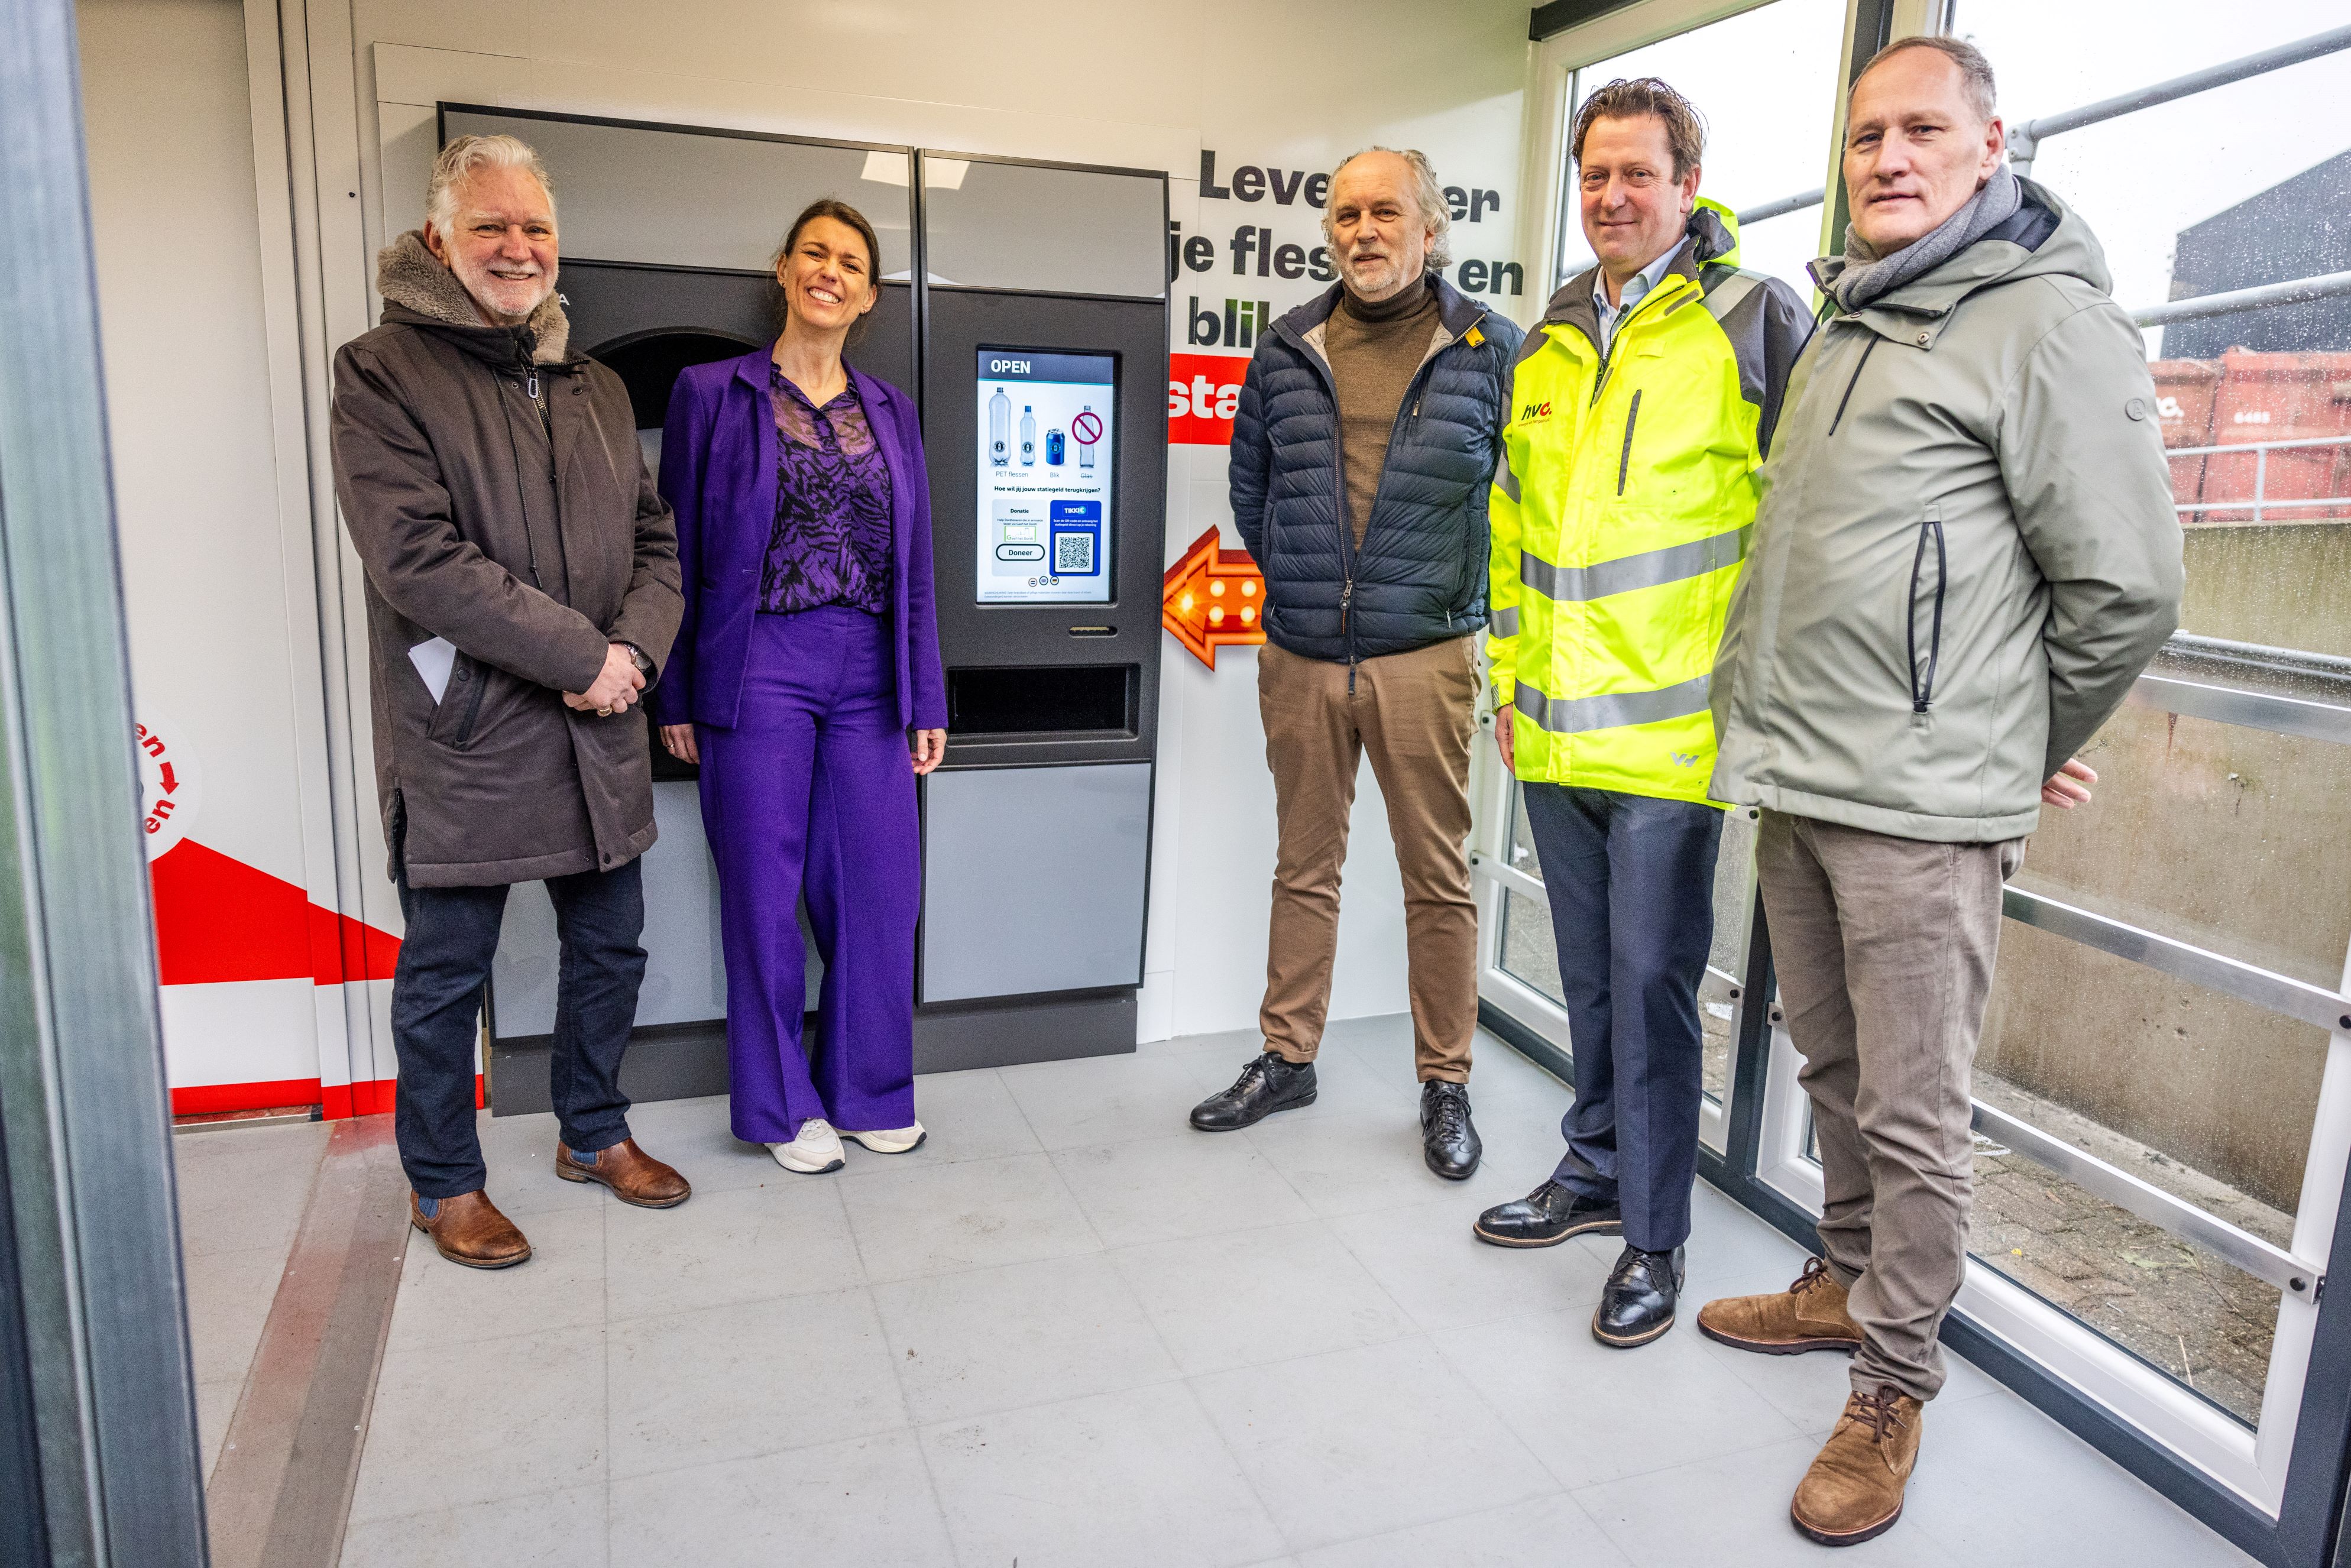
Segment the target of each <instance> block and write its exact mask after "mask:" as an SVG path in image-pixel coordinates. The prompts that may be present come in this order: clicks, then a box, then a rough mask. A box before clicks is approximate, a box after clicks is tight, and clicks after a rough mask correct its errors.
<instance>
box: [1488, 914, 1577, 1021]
mask: <svg viewBox="0 0 2351 1568" xmlns="http://www.w3.org/2000/svg"><path fill="white" fill-rule="evenodd" d="M1498 963H1499V967H1500V968H1501V970H1502V972H1503V973H1504V974H1506V975H1508V976H1510V977H1511V978H1512V979H1514V980H1520V981H1522V982H1524V983H1525V984H1527V985H1530V986H1532V987H1533V988H1535V989H1536V990H1538V991H1541V993H1542V994H1543V995H1544V996H1547V997H1549V998H1551V999H1552V1001H1555V1002H1557V1003H1558V1004H1559V1005H1560V1006H1562V1007H1565V1006H1566V1005H1567V993H1566V992H1565V990H1563V989H1562V988H1561V986H1560V983H1559V948H1558V947H1557V946H1555V945H1554V944H1553V942H1552V930H1551V907H1550V906H1549V905H1548V904H1544V903H1543V901H1542V900H1541V899H1540V898H1529V897H1528V896H1527V895H1526V894H1522V893H1519V892H1516V891H1514V890H1509V889H1506V890H1504V892H1503V894H1502V942H1501V953H1500V956H1499V960H1498Z"/></svg>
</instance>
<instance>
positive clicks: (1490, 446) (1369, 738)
mask: <svg viewBox="0 0 2351 1568" xmlns="http://www.w3.org/2000/svg"><path fill="white" fill-rule="evenodd" d="M1447 219H1448V214H1447V212H1446V207H1445V197H1444V192H1443V187H1442V186H1441V185H1439V184H1438V183H1437V177H1436V175H1435V173H1434V172H1432V171H1431V170H1430V168H1429V166H1428V160H1427V159H1426V158H1425V157H1423V156H1422V155H1421V154H1420V153H1418V152H1389V151H1387V150H1386V149H1384V148H1374V149H1372V150H1370V151H1368V152H1359V153H1357V154H1355V155H1354V156H1353V157H1352V158H1350V159H1348V160H1347V161H1346V162H1343V163H1341V164H1340V165H1339V168H1338V170H1337V172H1334V173H1333V174H1332V178H1331V193H1330V203H1329V205H1328V206H1327V208H1326V209H1325V211H1324V216H1323V229H1324V232H1325V233H1326V234H1327V235H1329V237H1330V240H1331V253H1332V258H1333V260H1334V261H1335V262H1336V264H1337V266H1338V268H1339V274H1340V281H1339V282H1338V283H1336V284H1334V285H1333V286H1332V288H1331V290H1330V292H1329V293H1327V294H1325V295H1323V296H1322V298H1319V299H1316V300H1315V301H1313V302H1312V303H1311V304H1308V305H1304V306H1301V307H1300V308H1298V309H1296V310H1293V311H1291V312H1290V314H1289V315H1287V316H1285V317H1283V318H1282V319H1280V320H1279V321H1277V322H1275V323H1274V325H1273V329H1271V330H1270V331H1269V332H1267V333H1266V334H1265V336H1264V337H1263V338H1262V339H1261V340H1259V344H1258V349H1257V354H1256V357H1255V358H1253V359H1252V360H1251V361H1249V377H1248V380H1247V381H1246V382H1244V383H1243V384H1242V387H1241V399H1240V408H1239V410H1238V413H1237V415H1236V417H1235V419H1234V422H1233V448H1232V453H1233V455H1232V503H1233V518H1234V521H1235V522H1236V523H1237V524H1238V527H1239V528H1240V535H1241V542H1242V543H1243V544H1245V545H1247V546H1248V547H1249V553H1250V554H1251V555H1253V556H1255V557H1256V558H1257V560H1258V564H1259V567H1261V568H1262V569H1263V570H1264V572H1265V584H1266V609H1265V632H1266V639H1267V645H1266V646H1265V648H1263V649H1262V650H1261V651H1260V653H1259V658H1258V703H1259V709H1260V710H1261V712H1262V713H1263V715H1264V718H1265V750H1266V761H1267V763H1268V764H1269V765H1270V767H1271V768H1272V769H1273V783H1274V800H1275V809H1276V811H1277V814H1278V816H1279V820H1280V852H1279V856H1278V859H1277V862H1276V865H1275V869H1274V880H1273V921H1272V934H1271V940H1270V945H1269V946H1270V951H1269V953H1268V955H1267V959H1266V989H1265V1002H1264V1005H1263V1007H1262V1008H1261V1009H1260V1011H1259V1023H1260V1025H1261V1027H1262V1028H1263V1030H1264V1032H1265V1041H1266V1043H1265V1050H1264V1051H1262V1052H1261V1053H1259V1055H1258V1057H1257V1058H1256V1059H1255V1060H1253V1061H1250V1063H1249V1066H1248V1067H1247V1068H1245V1069H1244V1070H1243V1071H1242V1072H1241V1075H1240V1078H1239V1080H1238V1082H1235V1083H1234V1084H1233V1086H1232V1087H1231V1088H1230V1089H1228V1090H1226V1091H1224V1092H1221V1093H1219V1094H1217V1095H1215V1096H1213V1097H1211V1098H1210V1099H1208V1100H1207V1101H1205V1102H1203V1103H1201V1104H1200V1105H1198V1106H1197V1107H1196V1108H1195V1109H1194V1110H1193V1112H1192V1124H1193V1125H1194V1126H1196V1127H1198V1128H1200V1129H1201V1130H1202V1131H1204V1132H1226V1131H1230V1130H1232V1129H1234V1128H1237V1127H1246V1126H1248V1125H1249V1124H1252V1123H1254V1122H1257V1121H1259V1120H1260V1119H1262V1118H1263V1117H1265V1116H1266V1115H1268V1114H1270V1113H1272V1112H1275V1111H1286V1110H1290V1109H1293V1108H1295V1107H1297V1106H1301V1105H1305V1104H1309V1103H1311V1102H1312V1101H1313V1099H1314V1094H1315V1084H1314V1054H1315V1051H1316V1048H1317V1047H1318V1046H1319V1045H1320V1044H1321V1043H1322V1023H1323V1018H1324V1014H1325V1012H1326V1010H1327V1009H1328V1006H1329V1002H1330V993H1331V965H1332V959H1333V958H1334V957H1335V956H1337V952H1338V945H1339V874H1340V869H1341V867H1342V865H1343V862H1345V859H1346V853H1347V826H1348V819H1349V814H1350V812H1351V810H1352V809H1353V805H1354V799H1355V775H1356V772H1357V770H1358V768H1360V766H1361V764H1362V761H1363V758H1364V753H1365V752H1367V751H1368V752H1369V753H1370V754H1371V759H1372V771H1373V773H1374V775H1375V776H1376V777H1377V778H1378V779H1379V781H1380V793H1381V795H1382V796H1383V797H1384V799H1385V800H1386V801H1387V809H1388V830H1389V831H1390V833H1391V834H1392V835H1393V836H1394V838H1395V849H1396V862H1397V865H1398V867H1399V868H1400V869H1401V871H1402V872H1403V873H1404V894H1405V939H1406V943H1407V946H1408V950H1409V954H1410V964H1411V981H1410V984H1411V995H1412V1018H1413V1038H1414V1046H1415V1056H1416V1061H1417V1065H1418V1070H1419V1076H1420V1080H1421V1085H1422V1088H1421V1104H1420V1123H1421V1137H1422V1144H1423V1148H1424V1153H1425V1155H1426V1159H1427V1162H1428V1166H1429V1168H1430V1169H1431V1170H1433V1171H1435V1172H1436V1173H1437V1175H1439V1176H1447V1177H1450V1178H1452V1179H1454V1180H1462V1179H1466V1178H1467V1177H1468V1176H1470V1175H1471V1174H1472V1173H1473V1172H1475V1171H1476V1170H1477V1168H1478V1158H1479V1152H1480V1148H1479V1141H1478V1133H1477V1129H1476V1128H1475V1127H1474V1126H1473V1125H1472V1124H1470V1120H1469V1096H1468V1090H1467V1088H1466V1085H1467V1083H1468V1078H1469V1042H1470V1037H1471V1035H1472V1033H1473V1032H1474V1031H1475V1030H1476V1028H1477V1022H1478V981H1477V913H1476V908H1475V905H1474V904H1473V903H1472V901H1471V898H1470V894H1469V862H1468V852H1467V848H1466V842H1467V840H1468V836H1469V742H1470V738H1471V737H1472V736H1473V735H1474V734H1475V733H1476V730H1477V719H1476V706H1477V697H1478V654H1477V633H1479V632H1482V631H1483V630H1484V629H1485V625H1486V589H1485V564H1484V563H1485V559H1486V549H1487V541H1486V496H1487V487H1488V486H1489V483H1490V481H1491V480H1492V478H1493V473H1494V462H1495V454H1496V452H1497V451H1498V450H1499V443H1500V432H1501V428H1502V425H1503V423H1504V422H1505V419H1506V417H1507V416H1508V414H1509V413H1510V410H1509V407H1508V402H1509V398H1510V358H1511V355H1512V354H1513V352H1514V351H1515V350H1517V348H1518V344H1519V339H1520V332H1519V329H1517V328H1516V327H1514V326H1512V325H1511V324H1510V322H1509V321H1507V320H1504V319H1502V318H1500V317H1499V316H1495V315H1490V314H1489V313H1488V312H1487V311H1486V309H1485V308H1484V307H1482V306H1480V305H1479V304H1478V303H1477V302H1476V301H1474V300H1471V299H1468V298H1464V297H1463V296H1462V295H1461V294H1460V293H1458V291H1456V290H1455V289H1454V288H1453V287H1452V286H1451V285H1449V284H1447V282H1446V281H1445V280H1444V278H1443V277H1440V276H1438V274H1439V272H1440V271H1441V269H1442V268H1443V267H1445V266H1446V264H1447V254H1446V232H1447V227H1448V221H1447Z"/></svg>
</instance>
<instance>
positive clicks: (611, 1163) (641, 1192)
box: [555, 1138, 694, 1208]
mask: <svg viewBox="0 0 2351 1568" xmlns="http://www.w3.org/2000/svg"><path fill="white" fill-rule="evenodd" d="M555 1174H556V1175H557V1176H561V1177H562V1178H563V1179H564V1180H565V1181H600V1182H602V1183H603V1184H604V1185H605V1186H609V1187H611V1189H612V1196H613V1197H617V1198H619V1199H620V1200H621V1201H622V1203H633V1204H635V1205H636V1206H637V1207H639V1208H675V1207H677V1206H678V1205H679V1204H681V1203H684V1201H685V1200H686V1199H687V1198H689V1197H693V1196H694V1187H693V1186H692V1184H691V1183H689V1182H688V1181H687V1180H686V1179H685V1178H684V1176H680V1175H678V1174H677V1172H675V1171H674V1170H672V1169H671V1168H670V1167H669V1166H665V1165H664V1164H662V1163H661V1161H659V1160H657V1159H655V1158H653V1155H649V1154H647V1153H645V1152H644V1150H643V1149H641V1148H639V1147H637V1141H636V1139H634V1138H623V1139H622V1140H621V1141H620V1142H619V1143H617V1144H614V1145H612V1146H611V1148H609V1149H598V1150H597V1151H595V1152H594V1153H593V1154H586V1155H575V1154H573V1153H572V1152H571V1151H570V1150H569V1149H568V1148H565V1147H564V1146H563V1145H561V1144H558V1145H555Z"/></svg>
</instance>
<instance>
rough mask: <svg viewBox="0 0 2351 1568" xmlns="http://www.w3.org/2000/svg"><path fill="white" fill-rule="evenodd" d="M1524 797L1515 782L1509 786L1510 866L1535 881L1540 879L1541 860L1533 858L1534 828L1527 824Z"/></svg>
mask: <svg viewBox="0 0 2351 1568" xmlns="http://www.w3.org/2000/svg"><path fill="white" fill-rule="evenodd" d="M1525 800H1526V797H1525V795H1524V794H1522V793H1521V792H1520V789H1519V787H1518V786H1517V785H1516V784H1512V785H1511V786H1510V868H1511V869H1512V870H1513V871H1522V872H1524V873H1527V874H1528V875H1529V876H1531V877H1533V878H1534V879H1535V880H1536V881H1537V882H1541V880H1542V862H1541V861H1539V860H1537V859H1536V858H1535V835H1534V830H1533V829H1532V828H1531V827H1529V826H1528V825H1527V810H1526V806H1525V804H1524V801H1525Z"/></svg>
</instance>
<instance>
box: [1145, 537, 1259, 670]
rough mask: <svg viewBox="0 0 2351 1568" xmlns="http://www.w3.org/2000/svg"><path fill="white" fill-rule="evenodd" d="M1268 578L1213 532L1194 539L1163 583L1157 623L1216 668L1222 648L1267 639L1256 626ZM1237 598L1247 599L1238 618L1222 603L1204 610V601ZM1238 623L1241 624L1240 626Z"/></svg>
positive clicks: (1204, 661)
mask: <svg viewBox="0 0 2351 1568" xmlns="http://www.w3.org/2000/svg"><path fill="white" fill-rule="evenodd" d="M1264 593H1265V574H1264V573H1262V572H1260V571H1259V570H1258V566H1257V562H1256V561H1254V560H1252V559H1249V551H1247V550H1242V549H1222V548H1220V547H1219V546H1218V544H1217V530H1216V529H1214V528H1210V529H1209V530H1208V531H1207V533H1204V534H1202V535H1201V536H1200V537H1199V538H1196V539H1194V540H1193V541H1192V545H1191V548H1190V549H1186V551H1185V552H1184V554H1183V556H1182V557H1181V558H1180V559H1178V560H1177V561H1176V562H1175V565H1174V566H1171V567H1169V568H1168V569H1167V574H1166V576H1165V578H1164V579H1163V580H1162V585H1161V590H1160V601H1159V623H1160V624H1161V625H1162V626H1164V627H1165V628H1166V629H1167V630H1168V632H1170V633H1171V634H1173V635H1174V637H1175V640H1176V641H1177V642H1178V643H1183V644H1184V646H1185V648H1186V651H1188V652H1189V653H1191V655H1192V656H1193V657H1194V658H1196V659H1197V660H1199V661H1200V663H1202V664H1206V665H1207V666H1208V668H1210V669H1212V670H1213V669H1215V668H1216V667H1217V648H1218V647H1220V646H1247V645H1250V644H1254V643H1262V642H1264V641H1265V629H1264V628H1263V627H1262V626H1260V625H1259V624H1258V614H1257V604H1256V602H1255V601H1259V600H1260V599H1262V598H1263V597H1264ZM1234 594H1238V596H1239V597H1240V598H1241V599H1243V600H1245V601H1250V602H1246V603H1244V604H1243V605H1242V606H1241V610H1240V614H1239V615H1238V617H1235V616H1233V615H1231V614H1230V613H1229V612H1228V611H1227V609H1226V607H1225V606H1224V605H1222V604H1209V605H1207V607H1206V608H1205V609H1203V607H1202V601H1203V600H1214V599H1225V598H1228V597H1230V596H1232V595H1234ZM1236 621H1238V624H1236Z"/></svg>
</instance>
